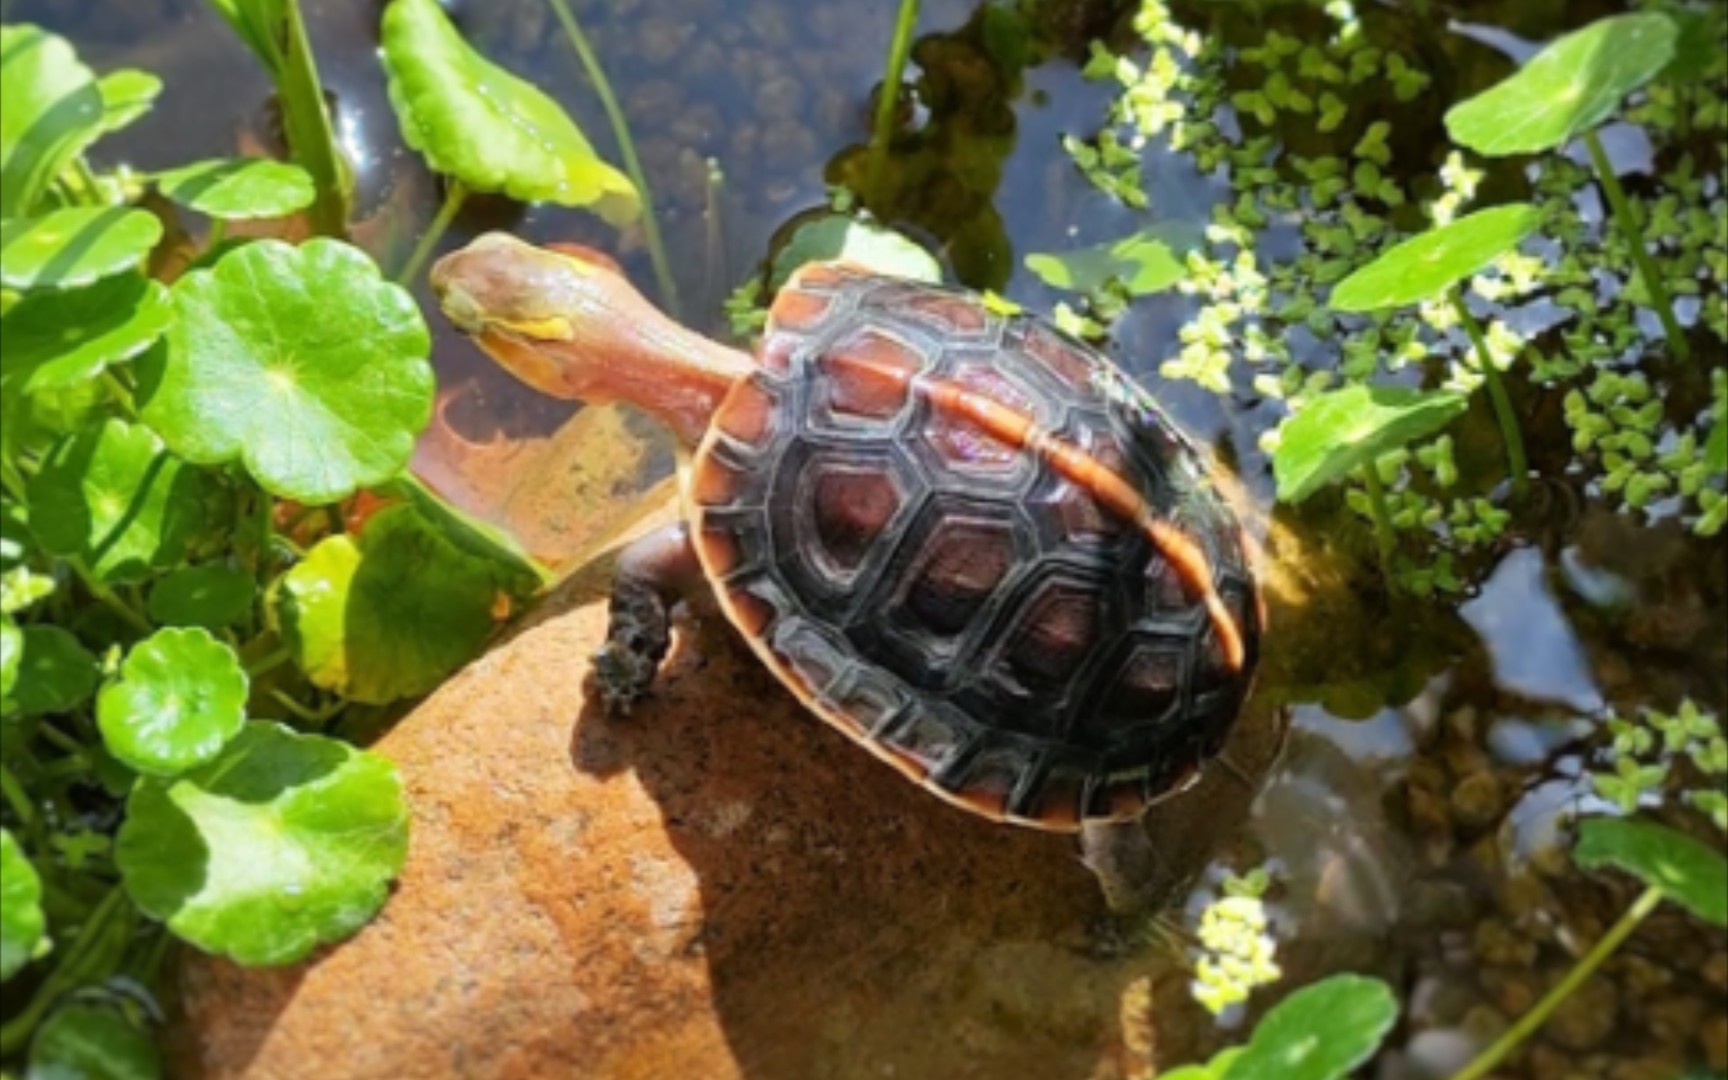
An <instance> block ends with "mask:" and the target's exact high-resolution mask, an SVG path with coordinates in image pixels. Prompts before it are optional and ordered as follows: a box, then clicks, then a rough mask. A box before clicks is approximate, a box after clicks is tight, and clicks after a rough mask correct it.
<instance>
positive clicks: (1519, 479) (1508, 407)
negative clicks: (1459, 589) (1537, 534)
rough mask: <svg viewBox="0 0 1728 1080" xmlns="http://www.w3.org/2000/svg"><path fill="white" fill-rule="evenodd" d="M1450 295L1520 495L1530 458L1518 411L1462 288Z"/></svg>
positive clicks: (1514, 489)
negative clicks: (1485, 388) (1472, 348)
mask: <svg viewBox="0 0 1728 1080" xmlns="http://www.w3.org/2000/svg"><path fill="white" fill-rule="evenodd" d="M1451 299H1452V309H1453V310H1454V311H1456V312H1457V313H1458V321H1459V323H1461V324H1462V325H1463V327H1464V332H1465V333H1466V334H1469V335H1470V343H1471V344H1472V345H1474V346H1475V347H1476V357H1477V360H1478V363H1477V367H1478V369H1479V370H1480V371H1481V372H1482V379H1483V381H1484V382H1486V383H1487V384H1488V400H1489V401H1491V402H1493V403H1494V419H1495V420H1497V421H1499V424H1500V439H1501V441H1502V442H1504V443H1505V444H1506V471H1507V472H1508V473H1509V474H1510V475H1511V480H1512V493H1513V494H1514V495H1517V496H1519V497H1522V496H1523V494H1524V492H1525V490H1526V489H1527V488H1528V487H1529V484H1530V476H1529V474H1530V459H1529V458H1527V457H1525V456H1524V430H1523V429H1522V428H1521V427H1519V426H1518V414H1517V413H1515V412H1513V411H1512V398H1511V396H1510V395H1508V394H1507V393H1506V380H1505V379H1503V378H1501V377H1500V369H1499V368H1498V367H1495V366H1494V354H1493V353H1492V352H1490V351H1489V349H1488V337H1487V335H1486V334H1484V333H1483V332H1482V324H1481V323H1479V322H1477V321H1476V316H1474V315H1472V314H1470V305H1469V304H1467V303H1465V302H1464V290H1463V288H1462V287H1460V286H1456V285H1454V286H1453V287H1452V293H1451Z"/></svg>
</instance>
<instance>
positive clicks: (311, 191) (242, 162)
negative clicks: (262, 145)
mask: <svg viewBox="0 0 1728 1080" xmlns="http://www.w3.org/2000/svg"><path fill="white" fill-rule="evenodd" d="M156 187H157V189H158V190H159V191H161V192H162V194H163V195H165V196H167V197H168V198H170V199H173V200H174V201H175V202H177V203H179V204H180V205H181V206H184V207H186V208H187V209H190V210H196V211H197V212H198V213H200V214H204V215H207V216H209V217H213V218H225V219H228V220H237V219H240V218H272V217H282V216H283V215H284V214H292V213H293V212H294V211H296V210H301V209H304V208H306V207H308V206H311V205H312V200H313V199H315V198H317V197H318V192H317V190H316V189H315V188H314V187H313V186H312V176H311V174H309V173H308V172H307V171H306V170H305V169H302V168H301V167H300V166H298V165H290V164H288V163H287V162H282V161H272V160H270V159H269V158H218V159H216V160H213V161H198V162H194V163H193V164H191V165H183V166H181V167H180V168H178V169H170V170H168V171H167V172H165V173H158V174H157V176H156Z"/></svg>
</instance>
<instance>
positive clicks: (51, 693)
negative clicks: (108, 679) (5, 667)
mask: <svg viewBox="0 0 1728 1080" xmlns="http://www.w3.org/2000/svg"><path fill="white" fill-rule="evenodd" d="M94 689H96V658H95V657H94V656H91V655H90V653H89V652H88V651H87V650H86V649H85V648H84V646H82V645H80V644H78V639H77V638H75V637H73V636H72V635H71V634H69V633H67V632H66V631H65V630H62V629H60V628H59V627H58V626H46V625H38V626H26V627H24V657H23V659H22V660H20V661H19V666H18V685H17V686H16V687H14V688H13V690H14V692H13V696H12V701H13V703H14V704H16V705H17V706H18V711H19V712H21V713H23V714H24V715H26V716H39V715H42V714H44V713H59V712H67V711H69V710H71V709H75V708H77V707H78V706H79V705H81V704H83V703H84V702H85V701H86V700H88V699H89V697H90V692H91V691H92V690H94Z"/></svg>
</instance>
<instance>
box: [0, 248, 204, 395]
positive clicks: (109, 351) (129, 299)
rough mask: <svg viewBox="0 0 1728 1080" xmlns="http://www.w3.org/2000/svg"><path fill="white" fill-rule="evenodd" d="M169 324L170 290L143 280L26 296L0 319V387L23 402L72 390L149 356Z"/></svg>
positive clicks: (123, 278) (122, 277) (130, 277)
mask: <svg viewBox="0 0 1728 1080" xmlns="http://www.w3.org/2000/svg"><path fill="white" fill-rule="evenodd" d="M173 318H174V309H173V306H172V305H171V304H170V303H169V302H168V289H167V287H166V286H164V285H162V284H161V283H160V282H157V281H152V280H150V279H149V278H146V277H144V276H143V275H142V274H116V275H114V276H113V277H109V278H104V279H103V280H101V281H98V282H96V283H95V284H93V285H86V286H83V287H82V288H76V289H43V290H37V291H34V292H29V293H26V294H25V295H24V298H23V299H22V300H19V301H18V303H16V304H14V305H13V306H12V308H11V310H9V311H7V312H6V314H5V315H4V316H0V381H3V382H4V383H5V385H6V388H7V390H8V391H22V392H24V393H26V394H31V393H40V392H43V391H53V390H65V389H69V388H70V387H72V386H75V385H76V384H78V383H81V382H84V381H86V380H88V379H93V378H95V377H96V376H98V375H100V374H102V371H103V369H104V368H106V367H107V366H108V365H109V364H117V363H120V362H121V361H122V360H130V359H131V358H132V357H134V356H137V355H138V354H139V353H141V352H143V351H144V350H145V349H147V348H149V347H150V345H151V344H152V343H153V342H155V341H156V339H157V338H159V337H161V336H162V335H163V333H164V332H166V331H167V329H168V324H169V323H170V322H172V321H173Z"/></svg>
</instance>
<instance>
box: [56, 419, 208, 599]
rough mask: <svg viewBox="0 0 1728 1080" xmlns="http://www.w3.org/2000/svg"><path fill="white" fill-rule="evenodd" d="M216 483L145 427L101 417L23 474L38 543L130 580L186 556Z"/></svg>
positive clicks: (103, 574)
mask: <svg viewBox="0 0 1728 1080" xmlns="http://www.w3.org/2000/svg"><path fill="white" fill-rule="evenodd" d="M216 491H217V486H216V481H215V480H214V479H213V478H212V477H210V476H209V475H207V474H206V473H204V472H203V471H202V470H200V469H196V468H193V467H192V466H189V465H187V464H186V463H185V462H183V461H181V460H179V459H178V458H176V457H175V456H174V455H173V454H170V453H169V452H168V451H167V450H166V449H164V448H163V446H162V442H161V440H160V439H158V438H157V437H156V436H155V434H154V433H152V432H151V431H150V429H149V428H146V427H143V426H140V425H137V424H128V423H126V422H125V421H124V420H120V419H117V418H115V417H109V418H108V419H107V420H105V421H102V422H101V423H96V424H91V425H88V426H86V427H82V428H79V429H78V430H77V431H76V432H74V433H73V434H71V435H68V436H66V437H64V438H62V439H61V440H60V441H59V442H57V443H55V444H54V446H53V447H52V449H50V450H49V452H48V454H47V456H46V457H45V458H43V460H42V466H41V468H40V469H39V470H38V471H37V473H36V475H35V476H32V477H31V478H30V481H29V488H28V492H29V496H30V527H31V529H32V530H34V531H35V533H36V538H37V539H38V540H39V541H41V544H42V548H43V550H44V551H47V552H49V553H51V554H54V555H65V556H76V557H78V558H81V559H84V560H85V561H86V562H87V563H88V564H89V566H90V569H91V571H93V572H94V573H95V574H96V576H97V577H100V578H102V579H103V580H104V581H137V580H139V579H141V578H143V577H144V576H146V575H147V574H148V573H149V572H150V570H151V569H153V568H156V567H162V566H171V565H173V564H175V563H178V562H181V561H183V560H184V559H185V558H186V554H187V550H188V548H189V547H190V545H191V543H192V540H193V538H194V537H195V536H196V535H197V534H198V532H199V530H200V529H202V528H203V526H204V524H205V520H206V514H207V507H208V505H209V503H210V502H211V501H212V500H213V499H214V498H215V495H216Z"/></svg>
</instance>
